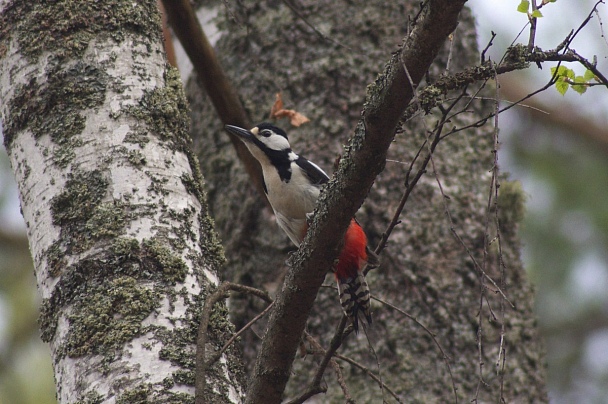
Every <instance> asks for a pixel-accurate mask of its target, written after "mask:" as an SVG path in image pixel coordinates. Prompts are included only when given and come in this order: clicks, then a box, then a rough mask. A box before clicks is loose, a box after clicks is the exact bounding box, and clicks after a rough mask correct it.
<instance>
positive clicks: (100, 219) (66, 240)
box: [48, 170, 127, 267]
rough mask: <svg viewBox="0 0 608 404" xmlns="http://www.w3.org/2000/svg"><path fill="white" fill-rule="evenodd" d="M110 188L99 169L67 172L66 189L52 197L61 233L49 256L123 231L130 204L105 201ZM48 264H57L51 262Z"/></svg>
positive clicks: (53, 216) (53, 209) (78, 247)
mask: <svg viewBox="0 0 608 404" xmlns="http://www.w3.org/2000/svg"><path fill="white" fill-rule="evenodd" d="M107 188H108V180H107V179H106V178H105V177H104V175H103V174H102V172H101V171H99V170H93V171H82V170H76V171H75V172H74V173H70V174H69V175H68V180H67V181H66V184H65V188H64V190H63V192H61V193H60V194H58V195H56V196H55V197H53V199H51V215H52V218H53V224H54V225H56V226H59V227H60V229H61V231H60V233H61V236H60V238H59V239H58V240H57V242H56V244H54V245H53V246H51V249H52V250H50V251H49V252H52V254H48V257H49V259H54V258H55V257H56V256H57V255H58V254H57V250H59V251H69V252H71V253H78V252H82V251H85V250H86V249H88V248H90V246H91V245H93V243H95V242H96V241H98V240H101V239H104V238H105V239H108V238H111V237H116V236H118V235H120V234H122V233H123V231H124V227H125V225H126V221H127V213H126V210H127V207H126V206H125V204H124V202H121V201H118V200H112V201H107V202H105V201H104V202H102V199H103V198H104V197H105V196H106V193H107ZM49 266H52V267H55V266H56V265H55V264H54V263H53V265H51V261H49Z"/></svg>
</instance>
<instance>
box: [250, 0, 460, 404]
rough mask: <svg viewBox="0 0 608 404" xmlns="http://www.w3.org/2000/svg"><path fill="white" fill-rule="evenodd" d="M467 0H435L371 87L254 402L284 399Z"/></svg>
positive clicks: (277, 326)
mask: <svg viewBox="0 0 608 404" xmlns="http://www.w3.org/2000/svg"><path fill="white" fill-rule="evenodd" d="M464 3H465V1H464V0H458V1H454V0H431V1H428V2H427V3H426V4H425V10H424V11H423V14H422V16H421V19H420V20H419V23H418V25H417V26H415V27H414V29H413V30H412V32H411V34H410V35H409V36H408V37H407V38H406V39H405V41H404V44H403V46H402V48H401V49H400V50H399V51H398V52H396V53H395V54H393V56H392V57H391V59H390V60H389V62H388V63H387V65H386V67H385V71H384V73H383V74H381V75H379V76H378V78H377V79H376V81H375V83H373V84H372V85H371V86H370V87H369V90H368V98H367V102H366V104H365V106H364V110H363V119H362V120H361V121H360V122H359V124H358V126H357V130H356V133H355V136H354V137H353V139H352V140H351V142H350V145H349V146H348V147H347V149H346V150H345V157H344V158H343V159H342V160H341V162H340V167H339V170H338V173H337V175H336V176H335V177H334V178H333V179H332V180H331V181H330V182H329V184H328V185H327V187H326V189H325V190H324V192H322V194H321V196H320V197H319V203H318V205H317V209H316V210H317V212H316V217H315V220H314V221H313V223H312V225H311V228H310V231H309V232H308V234H307V236H306V239H305V240H304V243H303V245H302V246H301V247H300V249H299V250H298V252H297V253H296V254H295V255H294V256H293V259H292V260H291V263H292V267H293V268H292V270H291V271H290V272H289V273H288V275H287V276H286V278H285V283H284V285H283V288H282V290H281V292H280V293H279V295H278V296H277V299H276V303H275V309H274V310H273V311H272V313H271V315H270V319H269V323H268V329H267V332H266V335H265V337H264V340H263V342H262V347H261V349H260V352H259V355H258V360H257V362H256V365H255V369H254V373H253V375H252V378H251V382H250V384H249V389H248V395H247V400H246V402H248V403H279V402H280V401H281V398H282V395H283V391H284V389H285V385H286V384H287V381H288V379H289V376H290V370H291V366H292V363H293V360H294V357H295V353H296V350H297V346H298V343H299V341H300V336H301V335H302V332H303V330H304V326H305V324H306V320H307V318H308V315H309V312H310V309H311V307H312V305H313V303H314V300H315V298H316V295H317V292H318V290H319V287H320V286H321V284H322V282H323V279H324V278H325V274H326V272H327V270H328V269H329V268H330V267H331V263H332V261H333V260H334V258H335V257H336V256H337V251H338V244H339V240H341V239H342V235H343V234H344V231H345V229H346V227H347V225H348V223H349V222H350V220H351V218H352V216H353V215H354V214H355V212H356V210H357V209H358V208H359V207H360V206H361V204H362V203H363V200H364V199H365V196H366V195H367V193H368V191H369V189H370V187H371V185H372V183H373V182H374V180H375V178H376V176H377V175H378V174H379V173H380V172H381V171H382V170H383V168H384V163H385V159H386V152H387V149H388V147H389V145H390V143H391V142H392V139H393V137H394V134H395V129H396V126H397V124H398V122H399V118H400V117H401V115H402V114H403V112H404V111H405V108H406V107H407V105H408V104H409V102H410V101H411V100H412V97H413V90H414V89H413V88H412V85H410V81H409V79H408V77H407V76H406V74H405V72H404V69H403V67H402V66H403V65H405V66H406V68H407V70H408V73H409V76H410V77H411V79H412V82H413V84H414V85H415V86H417V85H418V83H419V82H420V80H421V79H422V77H423V76H424V74H425V73H426V72H427V70H428V68H429V66H430V65H431V63H432V62H433V60H434V58H435V56H436V55H437V53H438V52H439V49H440V47H441V46H442V44H443V43H444V41H445V39H446V38H447V36H448V35H449V34H450V33H451V32H452V31H453V30H454V29H455V28H456V26H457V24H458V15H459V13H460V11H461V9H462V7H463V6H464Z"/></svg>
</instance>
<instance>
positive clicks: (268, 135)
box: [260, 129, 272, 137]
mask: <svg viewBox="0 0 608 404" xmlns="http://www.w3.org/2000/svg"><path fill="white" fill-rule="evenodd" d="M260 135H262V136H264V137H270V135H272V132H271V131H269V130H268V129H264V130H263V131H261V132H260Z"/></svg>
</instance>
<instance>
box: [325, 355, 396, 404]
mask: <svg viewBox="0 0 608 404" xmlns="http://www.w3.org/2000/svg"><path fill="white" fill-rule="evenodd" d="M334 356H335V357H336V358H338V359H340V360H343V361H344V362H348V363H350V364H351V365H353V366H355V367H357V368H359V369H361V370H362V371H364V372H365V373H367V375H368V376H369V377H371V378H372V380H373V381H375V382H376V383H378V386H380V388H381V389H382V390H386V391H388V392H389V394H390V395H391V396H393V398H394V399H395V400H397V402H398V403H402V402H403V401H401V399H400V398H399V396H398V395H397V393H395V391H394V390H393V389H391V388H390V387H389V386H387V385H386V384H385V383H384V382H383V381H382V379H381V378H380V377H379V376H376V375H375V374H374V372H372V371H371V370H370V369H369V368H367V367H366V366H365V365H363V364H361V363H359V362H357V361H356V360H354V359H351V358H349V357H348V356H344V355H340V354H335V355H334ZM384 402H386V401H385V400H384Z"/></svg>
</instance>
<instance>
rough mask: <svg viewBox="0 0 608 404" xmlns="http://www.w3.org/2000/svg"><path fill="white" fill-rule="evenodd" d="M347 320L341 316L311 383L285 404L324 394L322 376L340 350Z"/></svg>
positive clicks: (324, 388)
mask: <svg viewBox="0 0 608 404" xmlns="http://www.w3.org/2000/svg"><path fill="white" fill-rule="evenodd" d="M347 320H348V319H347V318H346V316H344V315H343V316H342V319H341V320H340V324H338V328H337V329H336V332H335V333H334V336H333V338H332V339H331V342H330V344H329V349H328V350H327V351H325V356H324V357H323V359H322V360H321V363H320V364H319V367H318V368H317V372H316V373H315V376H314V378H313V380H312V382H311V383H310V384H309V385H308V388H307V389H306V390H305V391H304V392H303V393H302V394H300V395H299V396H298V397H296V398H294V399H293V400H291V401H290V402H289V403H287V404H299V403H303V402H304V401H306V400H308V399H309V398H310V397H312V396H314V395H316V394H319V393H324V392H325V391H326V390H327V388H326V387H323V386H321V380H322V379H323V374H324V373H325V369H327V365H328V364H329V363H330V362H331V360H332V357H333V356H334V354H335V353H336V351H337V350H338V348H340V345H342V341H343V338H344V337H345V335H344V329H345V328H346V322H347Z"/></svg>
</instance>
